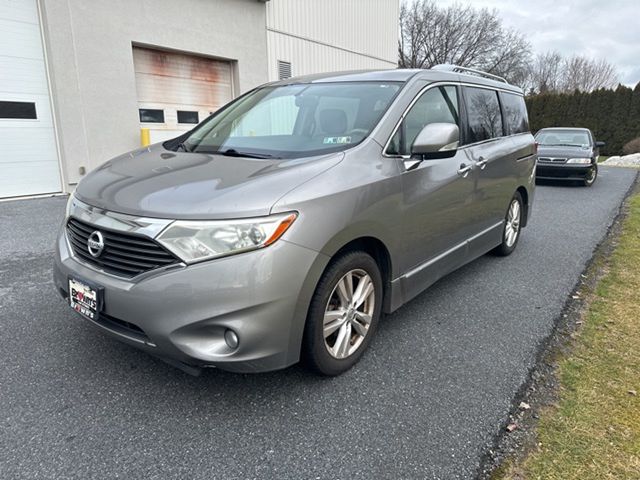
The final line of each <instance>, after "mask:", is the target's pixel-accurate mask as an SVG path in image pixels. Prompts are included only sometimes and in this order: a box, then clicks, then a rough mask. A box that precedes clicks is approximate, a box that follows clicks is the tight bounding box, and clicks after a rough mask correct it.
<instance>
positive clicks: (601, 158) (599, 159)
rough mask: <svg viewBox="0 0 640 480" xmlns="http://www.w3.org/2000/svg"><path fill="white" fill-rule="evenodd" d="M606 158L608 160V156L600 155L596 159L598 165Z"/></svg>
mask: <svg viewBox="0 0 640 480" xmlns="http://www.w3.org/2000/svg"><path fill="white" fill-rule="evenodd" d="M607 158H609V155H600V156H599V157H598V163H602V162H604V161H605V160H606V159H607Z"/></svg>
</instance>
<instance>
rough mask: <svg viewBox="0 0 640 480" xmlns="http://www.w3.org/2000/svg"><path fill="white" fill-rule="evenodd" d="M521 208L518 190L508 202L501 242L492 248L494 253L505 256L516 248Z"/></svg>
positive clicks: (520, 226) (521, 202) (520, 223)
mask: <svg viewBox="0 0 640 480" xmlns="http://www.w3.org/2000/svg"><path fill="white" fill-rule="evenodd" d="M523 208H524V202H523V201H522V195H520V192H516V193H515V195H514V196H513V198H512V199H511V202H509V208H507V214H506V215H505V218H504V228H503V230H502V243H501V244H500V245H498V246H497V247H496V248H495V249H494V250H493V253H495V254H496V255H500V256H502V257H506V256H507V255H511V252H513V251H514V250H515V249H516V245H517V244H518V240H519V239H520V229H521V228H522V212H523Z"/></svg>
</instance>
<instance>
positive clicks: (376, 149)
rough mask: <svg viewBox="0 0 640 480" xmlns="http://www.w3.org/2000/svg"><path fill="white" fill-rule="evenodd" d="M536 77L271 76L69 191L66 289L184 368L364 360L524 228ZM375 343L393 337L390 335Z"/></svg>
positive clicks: (126, 337)
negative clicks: (413, 308) (435, 287)
mask: <svg viewBox="0 0 640 480" xmlns="http://www.w3.org/2000/svg"><path fill="white" fill-rule="evenodd" d="M535 163H536V152H535V143H534V139H533V136H532V135H531V133H530V132H529V126H528V119H527V111H526V107H525V103H524V99H523V96H522V91H521V90H520V89H519V88H517V87H514V86H511V85H509V84H508V83H506V82H505V81H504V80H502V79H500V78H499V77H494V76H492V75H488V74H484V73H482V72H478V71H475V70H470V69H463V68H461V67H456V66H449V65H446V66H440V67H436V68H434V69H431V70H385V71H366V72H346V73H331V74H323V75H312V76H306V77H299V78H292V79H287V80H283V81H279V82H274V83H270V84H267V85H264V86H261V87H258V88H256V89H254V90H252V91H250V92H248V93H246V94H244V95H242V96H241V97H239V98H237V99H236V100H234V101H232V102H231V103H229V104H228V105H226V106H225V107H223V108H222V109H220V110H219V111H217V112H216V113H214V114H213V115H211V116H210V117H209V118H207V119H206V120H205V121H204V122H202V123H201V124H199V125H197V126H196V127H195V128H194V129H193V130H191V131H190V132H187V133H185V134H184V135H182V136H181V137H179V138H176V139H174V140H170V141H167V142H164V143H162V144H156V145H152V146H150V147H148V148H141V149H138V150H135V151H133V152H130V153H126V154H124V155H121V156H119V157H117V158H114V159H113V160H110V161H108V162H106V163H105V164H104V165H102V166H101V167H99V168H98V169H96V170H95V171H93V172H91V173H90V174H88V175H87V176H86V177H85V178H84V179H83V180H82V181H81V182H80V183H79V185H78V186H77V189H76V191H75V193H74V194H73V195H72V196H71V197H70V199H69V203H68V207H67V212H66V218H65V221H64V225H63V227H62V229H61V232H60V235H59V237H58V240H57V248H56V258H55V267H54V278H55V285H56V287H57V289H58V290H59V292H60V294H61V295H62V296H63V297H64V298H65V299H67V301H68V302H69V304H70V306H71V307H72V308H73V309H74V310H75V311H76V312H78V313H79V314H80V315H82V316H83V317H84V318H86V319H88V320H89V321H91V322H92V323H93V324H95V325H97V326H99V327H100V328H102V329H103V330H105V331H107V332H108V333H110V334H112V335H114V336H115V337H117V338H119V339H120V340H122V341H124V342H126V343H129V344H131V345H134V346H136V347H139V348H141V349H143V350H145V351H147V352H148V353H150V354H153V355H155V356H158V357H160V358H162V359H164V360H165V361H167V362H169V363H171V364H173V365H175V366H178V367H180V368H182V369H184V370H185V371H188V372H190V373H197V372H199V371H200V369H201V367H218V368H222V369H225V370H230V371H236V372H260V371H268V370H275V369H280V368H284V367H287V366H289V365H292V364H294V363H296V362H298V361H299V360H301V359H303V360H305V361H306V363H307V365H309V366H310V367H311V368H312V369H313V370H315V371H317V372H319V373H321V374H325V375H337V374H340V373H341V372H344V371H345V370H347V369H348V368H350V367H351V366H352V365H354V364H355V363H356V362H357V361H358V360H359V359H360V357H361V356H362V354H363V352H364V351H365V350H366V348H367V347H368V345H369V344H370V343H371V341H372V338H373V336H374V334H375V332H376V328H377V326H378V323H379V322H380V318H381V315H382V314H383V313H389V312H392V311H394V310H396V309H397V308H399V307H400V306H401V305H403V304H404V303H406V302H408V301H410V300H411V299H412V298H414V297H415V296H416V295H418V294H419V293H420V292H422V291H423V290H424V289H425V288H427V287H428V286H429V285H431V284H433V283H434V282H435V281H437V280H438V279H439V278H441V277H443V276H444V275H446V274H448V273H449V272H451V271H452V270H454V269H456V268H458V267H460V266H462V265H464V264H466V263H468V262H470V261H472V260H473V259H475V258H477V257H479V256H481V255H483V254H485V253H487V252H490V251H492V252H494V253H497V254H498V255H509V254H510V253H511V252H512V251H513V250H514V249H515V248H516V246H517V244H518V239H519V237H520V234H521V229H522V227H524V226H525V225H526V224H527V221H528V219H529V216H530V212H531V205H532V202H533V196H534V184H535V182H534V180H535V178H534V177H535ZM381 341H384V339H382V340H381Z"/></svg>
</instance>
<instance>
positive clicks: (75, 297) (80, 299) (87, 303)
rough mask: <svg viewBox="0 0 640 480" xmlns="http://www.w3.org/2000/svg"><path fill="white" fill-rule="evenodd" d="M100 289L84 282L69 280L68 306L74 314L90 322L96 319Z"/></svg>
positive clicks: (98, 309)
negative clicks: (82, 316)
mask: <svg viewBox="0 0 640 480" xmlns="http://www.w3.org/2000/svg"><path fill="white" fill-rule="evenodd" d="M100 301H101V298H100V289H99V288H96V287H95V286H89V285H87V283H86V282H83V281H81V280H78V279H75V278H69V305H71V308H73V309H74V310H75V311H76V312H78V313H80V314H82V315H84V316H85V317H87V318H89V319H91V320H97V319H98V312H99V311H100Z"/></svg>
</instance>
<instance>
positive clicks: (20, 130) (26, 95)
mask: <svg viewBox="0 0 640 480" xmlns="http://www.w3.org/2000/svg"><path fill="white" fill-rule="evenodd" d="M52 118H53V117H52V114H51V101H50V98H49V86H48V81H47V74H46V69H45V60H44V53H43V47H42V37H41V34H40V19H39V16H38V8H37V5H36V0H21V1H18V2H16V1H11V0H0V148H1V149H2V150H1V152H0V198H5V197H14V196H20V195H35V194H41V193H55V192H59V191H60V190H61V183H60V166H59V163H58V154H57V150H56V141H55V132H54V128H53V120H52Z"/></svg>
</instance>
